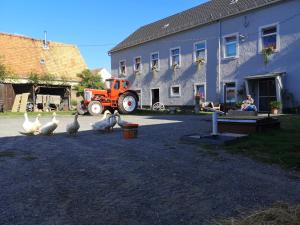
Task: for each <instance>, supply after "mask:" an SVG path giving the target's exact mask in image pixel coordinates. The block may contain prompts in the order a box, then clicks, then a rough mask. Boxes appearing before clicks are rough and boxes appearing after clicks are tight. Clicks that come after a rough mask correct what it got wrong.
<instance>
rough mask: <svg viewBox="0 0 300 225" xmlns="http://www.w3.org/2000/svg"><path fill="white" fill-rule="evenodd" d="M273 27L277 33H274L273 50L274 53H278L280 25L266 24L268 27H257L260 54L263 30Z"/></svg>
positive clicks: (260, 51)
mask: <svg viewBox="0 0 300 225" xmlns="http://www.w3.org/2000/svg"><path fill="white" fill-rule="evenodd" d="M275 26H276V29H277V31H276V49H275V52H279V51H280V25H279V23H272V24H268V25H264V26H260V27H259V30H258V33H259V37H258V38H259V40H258V43H259V46H258V51H259V53H262V50H263V41H262V38H263V29H266V28H270V27H275Z"/></svg>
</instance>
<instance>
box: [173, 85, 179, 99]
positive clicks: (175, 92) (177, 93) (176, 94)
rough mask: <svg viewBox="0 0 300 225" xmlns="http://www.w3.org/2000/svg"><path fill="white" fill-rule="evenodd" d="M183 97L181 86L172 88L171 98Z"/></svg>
mask: <svg viewBox="0 0 300 225" xmlns="http://www.w3.org/2000/svg"><path fill="white" fill-rule="evenodd" d="M180 96H181V88H180V86H179V85H174V86H171V97H180Z"/></svg>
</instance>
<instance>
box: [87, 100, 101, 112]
mask: <svg viewBox="0 0 300 225" xmlns="http://www.w3.org/2000/svg"><path fill="white" fill-rule="evenodd" d="M88 111H89V113H90V114H91V115H92V116H99V115H100V114H101V113H102V111H103V106H102V104H101V103H100V102H98V101H92V102H90V103H89V105H88Z"/></svg>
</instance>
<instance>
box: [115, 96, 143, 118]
mask: <svg viewBox="0 0 300 225" xmlns="http://www.w3.org/2000/svg"><path fill="white" fill-rule="evenodd" d="M137 106H138V100H137V96H136V95H135V94H134V93H132V92H125V93H123V94H122V95H121V96H120V97H119V100H118V110H119V112H120V113H122V114H129V113H133V112H134V111H135V110H136V108H137Z"/></svg>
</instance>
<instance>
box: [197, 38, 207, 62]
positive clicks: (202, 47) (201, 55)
mask: <svg viewBox="0 0 300 225" xmlns="http://www.w3.org/2000/svg"><path fill="white" fill-rule="evenodd" d="M200 60H204V61H205V60H206V42H205V41H202V42H198V43H195V44H194V61H195V62H199V61H200Z"/></svg>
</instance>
